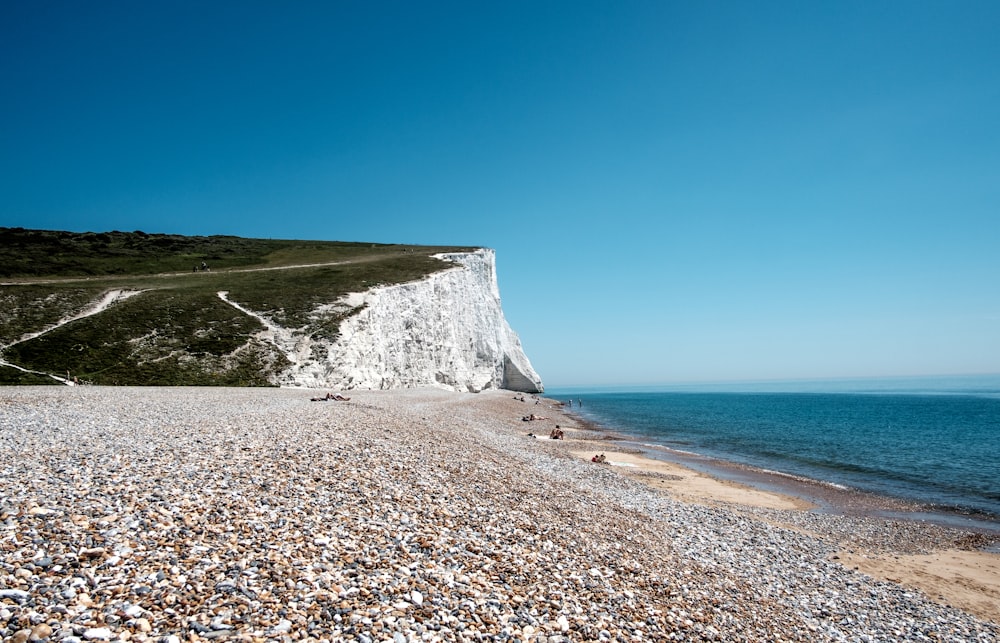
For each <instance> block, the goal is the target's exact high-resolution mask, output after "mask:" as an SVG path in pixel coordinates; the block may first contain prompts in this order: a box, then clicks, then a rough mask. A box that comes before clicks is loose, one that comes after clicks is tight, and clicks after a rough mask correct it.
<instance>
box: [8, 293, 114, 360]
mask: <svg viewBox="0 0 1000 643" xmlns="http://www.w3.org/2000/svg"><path fill="white" fill-rule="evenodd" d="M103 290H104V289H103V288H89V287H88V288H84V287H79V286H51V285H49V286H46V285H25V286H0V346H2V345H6V344H10V343H11V342H14V341H17V340H18V339H20V338H21V337H23V336H24V335H25V334H27V333H30V332H38V331H40V330H43V329H44V328H46V327H49V326H52V325H54V324H56V323H57V322H58V321H60V320H61V319H63V318H65V317H67V316H70V315H73V314H77V313H80V312H81V311H83V310H84V309H85V308H87V307H88V306H89V305H90V304H91V303H92V302H93V301H94V300H96V299H97V298H98V297H100V295H101V293H102V292H103Z"/></svg>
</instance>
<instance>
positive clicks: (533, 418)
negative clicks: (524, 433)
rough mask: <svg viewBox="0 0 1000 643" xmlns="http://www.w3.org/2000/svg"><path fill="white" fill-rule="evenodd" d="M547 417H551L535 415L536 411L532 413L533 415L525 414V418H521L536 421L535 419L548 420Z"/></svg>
mask: <svg viewBox="0 0 1000 643" xmlns="http://www.w3.org/2000/svg"><path fill="white" fill-rule="evenodd" d="M547 419H549V418H543V417H542V416H541V415H535V414H534V413H532V414H531V415H525V416H524V417H523V418H521V421H522V422H534V421H535V420H547Z"/></svg>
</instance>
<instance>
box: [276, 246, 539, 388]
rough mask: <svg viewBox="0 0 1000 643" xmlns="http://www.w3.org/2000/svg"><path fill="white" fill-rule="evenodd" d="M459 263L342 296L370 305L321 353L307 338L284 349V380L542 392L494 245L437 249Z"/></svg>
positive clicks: (349, 303) (348, 302) (349, 302)
mask: <svg viewBox="0 0 1000 643" xmlns="http://www.w3.org/2000/svg"><path fill="white" fill-rule="evenodd" d="M437 256H438V257H440V258H441V259H445V260H447V261H451V262H453V263H454V264H455V267H454V268H449V269H447V270H444V271H441V272H437V273H434V274H431V275H428V276H427V277H425V278H424V279H422V280H420V281H415V282H410V283H406V284H399V285H394V286H384V287H379V288H374V289H372V290H369V291H367V292H363V293H355V294H352V295H349V296H347V297H345V298H343V299H342V300H341V301H339V302H337V307H339V308H345V309H346V308H351V309H355V308H357V307H363V308H361V310H360V311H359V312H358V313H356V314H355V315H353V316H351V317H348V318H347V319H345V320H343V321H342V322H341V325H340V336H339V337H338V338H337V339H336V340H335V341H334V342H333V343H331V344H329V345H328V346H327V350H326V351H325V352H326V356H325V357H324V358H322V359H316V358H315V357H314V353H313V351H311V350H308V349H309V346H308V344H311V343H312V340H308V339H306V338H299V339H300V341H299V345H298V346H297V347H296V348H295V349H293V350H287V349H286V350H284V351H283V352H284V353H285V355H286V356H287V357H288V358H289V360H290V361H291V362H292V365H291V366H290V367H289V368H288V369H287V370H286V371H284V372H283V373H282V374H281V375H280V377H279V382H278V383H279V384H281V385H283V386H305V387H309V388H334V389H391V388H412V387H421V386H436V387H439V388H447V389H452V390H456V391H472V392H479V391H482V390H484V389H489V388H503V389H510V390H514V391H523V392H526V393H540V392H542V390H543V387H542V381H541V378H539V376H538V374H537V373H536V372H535V370H534V369H533V368H532V367H531V363H530V362H529V361H528V357H527V356H526V355H525V354H524V350H523V349H522V348H521V340H520V339H519V338H518V336H517V334H516V333H515V332H514V331H513V330H512V329H511V327H510V325H509V324H508V323H507V320H506V319H505V318H504V315H503V310H502V309H501V307H500V290H499V288H498V287H497V279H496V257H495V253H494V252H493V250H489V249H479V250H476V251H474V252H468V253H456V254H442V255H437Z"/></svg>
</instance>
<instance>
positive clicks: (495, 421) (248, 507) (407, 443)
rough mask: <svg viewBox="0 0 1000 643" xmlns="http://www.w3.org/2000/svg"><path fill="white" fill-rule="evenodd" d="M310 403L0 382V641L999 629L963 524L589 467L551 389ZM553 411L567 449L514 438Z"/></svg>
mask: <svg viewBox="0 0 1000 643" xmlns="http://www.w3.org/2000/svg"><path fill="white" fill-rule="evenodd" d="M313 394H314V392H312V391H297V390H284V389H257V390H255V389H197V388H194V389H188V388H184V389H167V388H162V389H161V388H149V389H145V388H144V389H137V388H100V387H78V388H70V387H65V388H64V387H39V388H35V387H25V388H5V389H0V438H2V440H0V462H2V463H4V464H3V465H0V553H2V558H3V560H2V562H3V565H2V567H0V638H3V639H4V640H8V639H10V640H15V641H19V640H21V639H20V638H18V637H24V639H25V640H27V638H28V637H29V635H32V636H34V638H36V639H38V640H64V641H66V642H67V643H76V641H87V640H98V641H100V640H120V641H125V640H137V641H147V640H157V641H160V640H165V641H167V643H179V641H182V640H184V641H198V640H201V639H206V640H209V639H217V638H221V639H233V640H247V641H266V640H289V641H291V640H299V639H303V640H304V639H314V640H330V641H340V640H360V641H377V640H393V641H437V640H442V641H445V640H481V639H483V638H490V639H493V638H497V639H514V638H516V639H520V640H532V641H535V640H539V641H547V642H550V643H554V642H556V641H558V642H562V641H577V640H602V639H603V640H616V639H620V640H631V639H641V640H650V639H660V640H665V639H676V640H776V639H778V638H780V639H784V640H801V641H814V640H830V641H833V640H842V639H844V638H848V639H852V640H860V639H862V638H863V637H868V639H869V640H926V639H931V640H981V641H986V640H995V639H997V638H998V637H1000V626H998V625H997V622H1000V614H997V613H996V606H997V604H998V601H997V598H996V596H995V595H991V594H990V593H989V592H991V591H993V590H992V589H991V587H995V585H994V586H989V585H988V583H984V584H982V585H980V584H979V582H980V581H979V580H977V578H976V573H978V572H983V574H984V575H985V576H986V580H989V579H990V578H992V579H993V581H995V580H996V577H997V572H996V567H995V557H994V558H992V559H990V560H993V561H994V562H993V563H991V564H992V565H994V566H993V567H987V568H982V567H976V566H975V565H976V563H971V565H972V567H969V568H964V569H963V568H962V566H961V565H959V564H958V563H957V562H956V561H955V558H954V556H953V554H952V553H949V552H948V551H947V550H949V549H956V550H960V549H961V548H962V546H963V545H964V546H967V547H968V546H970V545H973V544H975V543H974V541H973V540H969V539H968V537H969V534H967V533H964V532H962V531H961V530H955V529H946V528H941V527H935V526H930V525H927V526H922V525H918V524H905V523H900V522H895V521H888V520H879V519H873V518H868V517H849V516H834V515H824V514H817V513H815V512H809V511H805V510H803V509H802V508H801V507H802V505H801V502H799V501H796V500H795V499H789V498H783V497H781V496H779V495H778V494H771V493H752V494H749V495H747V494H746V493H745V491H746V490H743V489H740V488H739V486H737V485H733V484H729V483H722V482H719V481H711V480H708V479H705V478H707V477H705V476H702V475H701V474H697V475H696V474H695V473H693V472H685V471H683V470H681V469H679V468H666V469H663V470H654V469H652V468H650V469H645V468H644V467H653V466H654V464H655V463H654V464H647V463H645V462H643V461H642V460H640V459H638V458H637V457H636V454H631V453H627V452H626V451H627V449H623V450H622V453H621V454H620V455H619V454H617V453H615V452H614V450H613V449H611V448H609V447H612V446H618V444H616V443H609V442H607V441H599V442H600V445H601V447H603V448H602V449H600V450H599V451H594V452H595V453H596V452H600V451H603V452H604V453H606V454H607V455H608V456H609V459H610V460H612V461H614V462H617V463H619V466H606V465H597V464H593V463H591V462H589V455H593V453H589V452H590V451H591V450H592V449H591V447H592V446H593V445H594V442H593V441H592V440H591V438H593V435H589V436H583V435H582V434H583V431H582V430H579V431H578V430H577V429H574V428H572V426H573V422H572V418H570V417H568V416H563V415H561V412H560V409H559V408H558V407H556V406H555V405H554V404H553V403H552V402H551V401H549V400H544V399H543V400H541V401H540V403H539V404H537V405H535V404H534V403H533V401H531V398H527V399H528V400H529V401H527V402H521V401H519V400H518V399H514V395H513V394H511V393H508V392H503V391H494V392H487V393H482V394H478V395H473V394H455V393H447V392H442V391H437V390H407V391H394V392H351V393H349V395H350V397H351V400H350V401H348V402H334V401H330V402H310V401H309V398H310V397H311V396H313ZM532 412H534V413H536V414H539V415H544V416H547V417H548V418H549V419H548V420H543V421H538V422H522V421H521V417H522V416H524V415H527V414H529V413H532ZM555 424H560V426H562V427H564V428H567V436H566V437H567V438H568V439H567V440H565V441H561V440H548V439H544V438H542V439H532V438H530V437H528V436H527V433H528V432H529V431H531V432H533V433H536V434H539V435H547V434H548V431H549V430H550V429H551V428H552V427H553V426H554V425H555ZM584 438H586V439H584ZM588 454H589V455H588ZM630 464H631V465H635V466H622V465H630ZM655 466H660V465H655ZM650 482H652V483H653V484H649V483H650ZM670 483H682V485H678V484H674V486H673V487H671V486H670ZM681 487H683V488H681ZM699 494H700V495H699ZM966 553H968V552H964V551H962V552H959V553H957V554H955V556H958V557H959V558H962V560H963V563H962V564H969V563H968V561H967V560H965V558H964V555H965V554H966ZM885 556H889V557H890V559H891V557H892V556H899V557H900V559H903V558H904V557H906V561H905V562H906V563H907V564H912V565H913V566H914V569H917V568H918V567H919V568H920V569H924V570H932V571H933V573H934V574H938V573H939V570H941V569H945V568H947V569H950V570H952V571H956V570H957V571H956V573H957V574H958V576H956V577H954V578H948V577H945V576H941V575H939V578H940V581H939V585H940V588H941V592H940V593H935V592H936V590H934V589H930V590H925V589H921V590H920V591H914V590H913V589H910V587H909V586H906V585H905V584H904V585H901V584H899V583H896V582H887V581H882V580H879V578H878V577H877V576H876V574H877V573H881V572H878V570H877V569H875V563H874V562H870V561H878V560H881V558H882V557H885ZM946 558H947V559H950V560H944V559H946ZM891 560H894V559H891ZM897 563H898V561H897ZM944 563H947V564H944ZM866 565H870V567H868V568H866ZM855 567H858V568H859V569H858V570H855ZM898 569H899V567H898V565H897V567H896V568H893V569H892V570H889V571H887V572H885V573H884V575H886V576H887V577H891V576H890V575H892V574H897V575H898V574H899V572H898ZM866 571H867V572H868V573H870V574H872V575H871V576H869V575H867V574H866V573H862V572H866ZM898 580H899V581H901V582H903V583H905V582H906V581H905V579H903V578H902V577H900V578H899V579H898ZM948 585H961V586H962V587H965V588H967V589H968V590H969V592H970V594H969V596H968V597H966V598H965V599H962V597H960V596H957V595H956V594H946V593H945V590H946V589H947V587H946V586H948ZM928 587H932V588H934V587H937V586H934V585H928ZM918 588H919V586H918ZM925 594H926V595H925ZM941 595H944V598H943V599H942V598H941ZM977 597H978V598H977ZM965 600H967V601H968V604H966V603H964V602H963V601H965ZM945 603H947V604H948V605H951V606H952V607H949V606H947V605H945ZM991 605H992V607H991ZM956 608H961V609H956ZM963 610H964V611H963ZM164 637H177V639H176V640H175V639H173V638H164Z"/></svg>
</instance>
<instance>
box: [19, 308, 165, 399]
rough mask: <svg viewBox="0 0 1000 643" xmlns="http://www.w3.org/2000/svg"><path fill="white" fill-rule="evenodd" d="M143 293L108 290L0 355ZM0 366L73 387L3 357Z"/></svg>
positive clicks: (25, 336)
mask: <svg viewBox="0 0 1000 643" xmlns="http://www.w3.org/2000/svg"><path fill="white" fill-rule="evenodd" d="M143 292H145V291H144V290H125V289H114V290H109V291H107V292H105V293H104V295H102V296H101V298H100V299H97V300H95V301H94V302H93V303H91V304H90V306H89V307H87V308H84V309H83V310H82V311H80V312H78V313H76V314H73V315H69V316H66V317H63V318H62V319H60V320H59V321H57V322H56V323H54V324H52V325H51V326H49V327H48V328H43V329H42V330H40V331H38V332H35V333H27V334H25V335H22V336H21V338H20V339H18V340H16V341H13V342H11V343H10V344H4V345H0V355H2V354H3V351H4V350H5V349H8V348H10V347H11V346H16V345H17V344H20V343H22V342H26V341H29V340H32V339H35V338H36V337H40V336H42V335H44V334H45V333H50V332H52V331H54V330H55V329H57V328H60V327H62V326H65V325H66V324H68V323H70V322H74V321H76V320H78V319H83V318H85V317H92V316H94V315H97V314H98V313H101V312H104V311H105V310H107V309H108V308H109V307H110V306H111V305H112V304H115V303H118V302H120V301H124V300H126V299H128V298H130V297H135V296H136V295H138V294H140V293H143ZM0 366H9V367H11V368H15V369H17V370H19V371H22V372H24V373H34V374H35V375H44V376H46V377H51V378H52V379H54V380H58V381H60V382H62V383H63V384H66V385H67V386H73V384H74V382H73V381H72V380H70V379H69V378H66V377H59V376H58V375H53V374H52V373H46V372H44V371H35V370H32V369H30V368H24V367H23V366H18V365H17V364H12V363H11V362H8V361H7V360H5V359H3V357H0Z"/></svg>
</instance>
